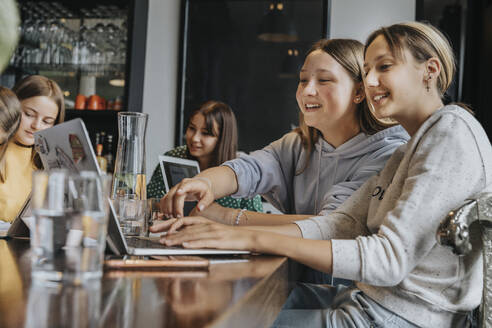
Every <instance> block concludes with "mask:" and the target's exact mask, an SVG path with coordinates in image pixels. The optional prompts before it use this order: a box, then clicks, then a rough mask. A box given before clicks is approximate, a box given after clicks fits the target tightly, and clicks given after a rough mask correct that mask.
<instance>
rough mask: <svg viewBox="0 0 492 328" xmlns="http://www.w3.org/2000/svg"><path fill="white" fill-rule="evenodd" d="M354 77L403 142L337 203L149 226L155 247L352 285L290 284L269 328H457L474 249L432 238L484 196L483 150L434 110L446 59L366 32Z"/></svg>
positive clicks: (472, 125) (420, 27)
mask: <svg viewBox="0 0 492 328" xmlns="http://www.w3.org/2000/svg"><path fill="white" fill-rule="evenodd" d="M364 71H365V73H366V76H365V86H366V94H367V96H368V98H369V99H370V101H371V104H372V106H373V109H374V111H375V113H376V115H377V116H378V117H381V118H382V117H391V118H393V119H395V120H397V121H398V122H399V123H401V125H402V126H403V127H404V128H405V130H407V131H408V133H409V134H410V136H411V139H410V141H409V142H408V144H406V145H403V146H401V147H400V148H398V149H397V150H396V151H395V152H394V153H393V155H392V156H391V158H390V159H389V160H388V162H387V164H386V165H385V167H384V169H383V170H382V171H381V172H380V173H379V174H378V175H376V176H373V177H372V178H370V179H369V180H368V181H367V182H366V183H364V185H363V186H362V187H361V188H360V189H359V190H357V191H356V192H355V193H353V194H352V196H351V197H350V198H348V199H347V201H345V202H344V203H343V204H342V205H341V206H340V207H338V208H337V209H336V210H334V211H332V212H330V213H329V214H328V215H326V216H317V217H313V218H309V219H306V220H301V221H297V222H295V223H294V224H286V225H277V226H261V227H260V226H256V227H253V226H249V227H231V226H227V225H222V224H219V223H216V222H213V221H210V220H207V219H205V218H202V217H187V218H181V219H172V220H169V221H167V222H164V223H162V224H160V225H159V227H158V228H159V229H156V230H168V231H169V232H170V233H168V234H167V235H166V236H165V237H163V238H162V240H161V241H162V242H163V243H165V244H167V245H178V244H181V245H183V246H184V247H188V248H195V247H197V248H201V247H211V248H235V249H246V250H251V251H255V252H262V253H270V254H279V255H283V256H288V257H290V258H292V259H294V260H296V261H298V262H301V263H304V264H306V265H308V266H311V267H312V268H315V269H317V270H321V271H324V272H328V273H331V274H333V276H334V277H340V278H347V279H352V280H354V281H356V284H355V286H352V287H345V286H337V287H330V286H326V285H310V284H299V285H298V287H297V288H295V289H294V290H293V292H292V293H291V295H290V296H289V299H288V300H287V303H286V304H285V305H284V308H283V310H282V311H281V312H280V314H279V316H278V318H277V319H276V321H275V323H274V326H275V327H301V326H302V327H432V328H434V327H465V326H466V324H467V323H466V320H467V314H468V313H469V311H470V310H472V309H474V308H476V307H477V306H478V305H479V303H480V300H481V294H482V288H483V286H482V278H483V277H482V275H483V273H482V270H483V268H482V256H481V249H480V245H473V250H472V251H471V253H470V254H468V255H466V256H463V257H458V256H456V255H454V254H453V253H452V251H451V250H450V249H448V248H445V247H441V246H440V245H438V244H437V243H436V230H437V228H438V226H439V223H440V221H441V220H442V219H443V218H444V217H445V216H446V215H447V213H448V212H449V211H451V210H453V209H454V208H456V207H458V206H459V205H461V204H462V203H463V202H464V201H465V200H466V199H467V198H469V197H471V196H473V195H474V194H476V193H479V192H481V191H483V190H484V189H486V190H487V189H488V188H487V186H488V185H490V184H491V182H492V181H491V178H492V147H491V145H490V142H489V141H488V139H487V135H486V134H485V131H484V130H483V129H482V127H481V126H480V124H479V123H478V122H477V121H476V119H475V118H474V117H473V116H472V115H471V114H470V113H469V112H468V111H466V110H465V109H463V108H462V107H460V106H457V105H448V106H444V105H443V103H442V100H441V99H442V96H443V94H444V92H445V91H446V90H447V88H448V87H449V85H450V84H451V80H452V76H453V74H454V58H453V51H452V49H451V47H450V45H449V43H448V41H447V40H446V38H445V37H444V36H443V35H442V34H441V33H440V32H439V31H438V30H437V29H435V28H433V27H432V26H430V25H426V24H423V23H417V22H409V23H400V24H395V25H392V26H389V27H385V28H381V29H379V30H377V31H375V32H373V33H372V34H371V35H370V37H369V39H368V41H367V44H366V49H365V64H364ZM272 232H275V233H272ZM471 233H476V232H475V231H471Z"/></svg>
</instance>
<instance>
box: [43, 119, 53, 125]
mask: <svg viewBox="0 0 492 328" xmlns="http://www.w3.org/2000/svg"><path fill="white" fill-rule="evenodd" d="M43 123H44V124H46V125H52V124H53V123H54V122H53V121H51V120H50V121H43Z"/></svg>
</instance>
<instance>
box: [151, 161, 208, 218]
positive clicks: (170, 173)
mask: <svg viewBox="0 0 492 328" xmlns="http://www.w3.org/2000/svg"><path fill="white" fill-rule="evenodd" d="M159 164H160V166H161V172H162V177H163V178H164V187H165V191H166V193H167V192H169V189H171V188H172V187H174V186H175V185H177V184H178V183H180V182H181V180H183V179H184V178H192V177H194V176H195V175H197V174H198V173H200V165H199V164H198V162H197V161H194V160H191V159H184V158H177V157H172V156H166V155H162V156H159ZM196 204H197V202H196V201H193V202H188V201H186V202H185V203H184V207H183V214H184V215H185V216H188V215H189V214H190V212H191V211H192V210H193V208H195V206H196Z"/></svg>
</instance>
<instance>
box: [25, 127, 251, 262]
mask: <svg viewBox="0 0 492 328" xmlns="http://www.w3.org/2000/svg"><path fill="white" fill-rule="evenodd" d="M34 137H35V147H36V150H37V151H38V152H39V155H40V157H41V161H42V162H43V165H44V167H45V168H47V169H54V168H65V169H69V170H72V171H75V172H78V171H82V170H89V171H97V172H98V173H99V174H101V172H100V170H99V166H98V165H97V161H96V155H95V153H94V150H93V148H92V145H91V142H90V139H89V134H88V133H87V129H86V128H85V125H84V122H83V121H82V120H81V119H80V118H77V119H74V120H71V121H67V122H64V123H61V124H58V125H55V126H54V127H52V128H49V129H46V130H43V131H39V132H36V133H35V134H34ZM108 201H109V205H110V213H109V222H108V236H107V239H106V240H107V244H108V247H109V249H110V250H111V251H112V252H113V253H115V254H117V255H124V254H130V255H149V256H150V255H217V254H248V253H249V252H248V251H236V250H218V249H185V248H182V247H168V246H165V245H162V244H160V243H159V242H158V240H156V239H151V238H144V237H142V238H140V237H125V236H124V235H123V233H122V231H121V228H120V225H119V222H118V220H117V218H116V215H115V213H116V212H115V210H114V208H113V204H112V202H111V201H110V200H108Z"/></svg>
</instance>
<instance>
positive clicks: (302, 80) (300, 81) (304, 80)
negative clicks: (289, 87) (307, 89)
mask: <svg viewBox="0 0 492 328" xmlns="http://www.w3.org/2000/svg"><path fill="white" fill-rule="evenodd" d="M306 82H307V80H306V79H299V83H306Z"/></svg>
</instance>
